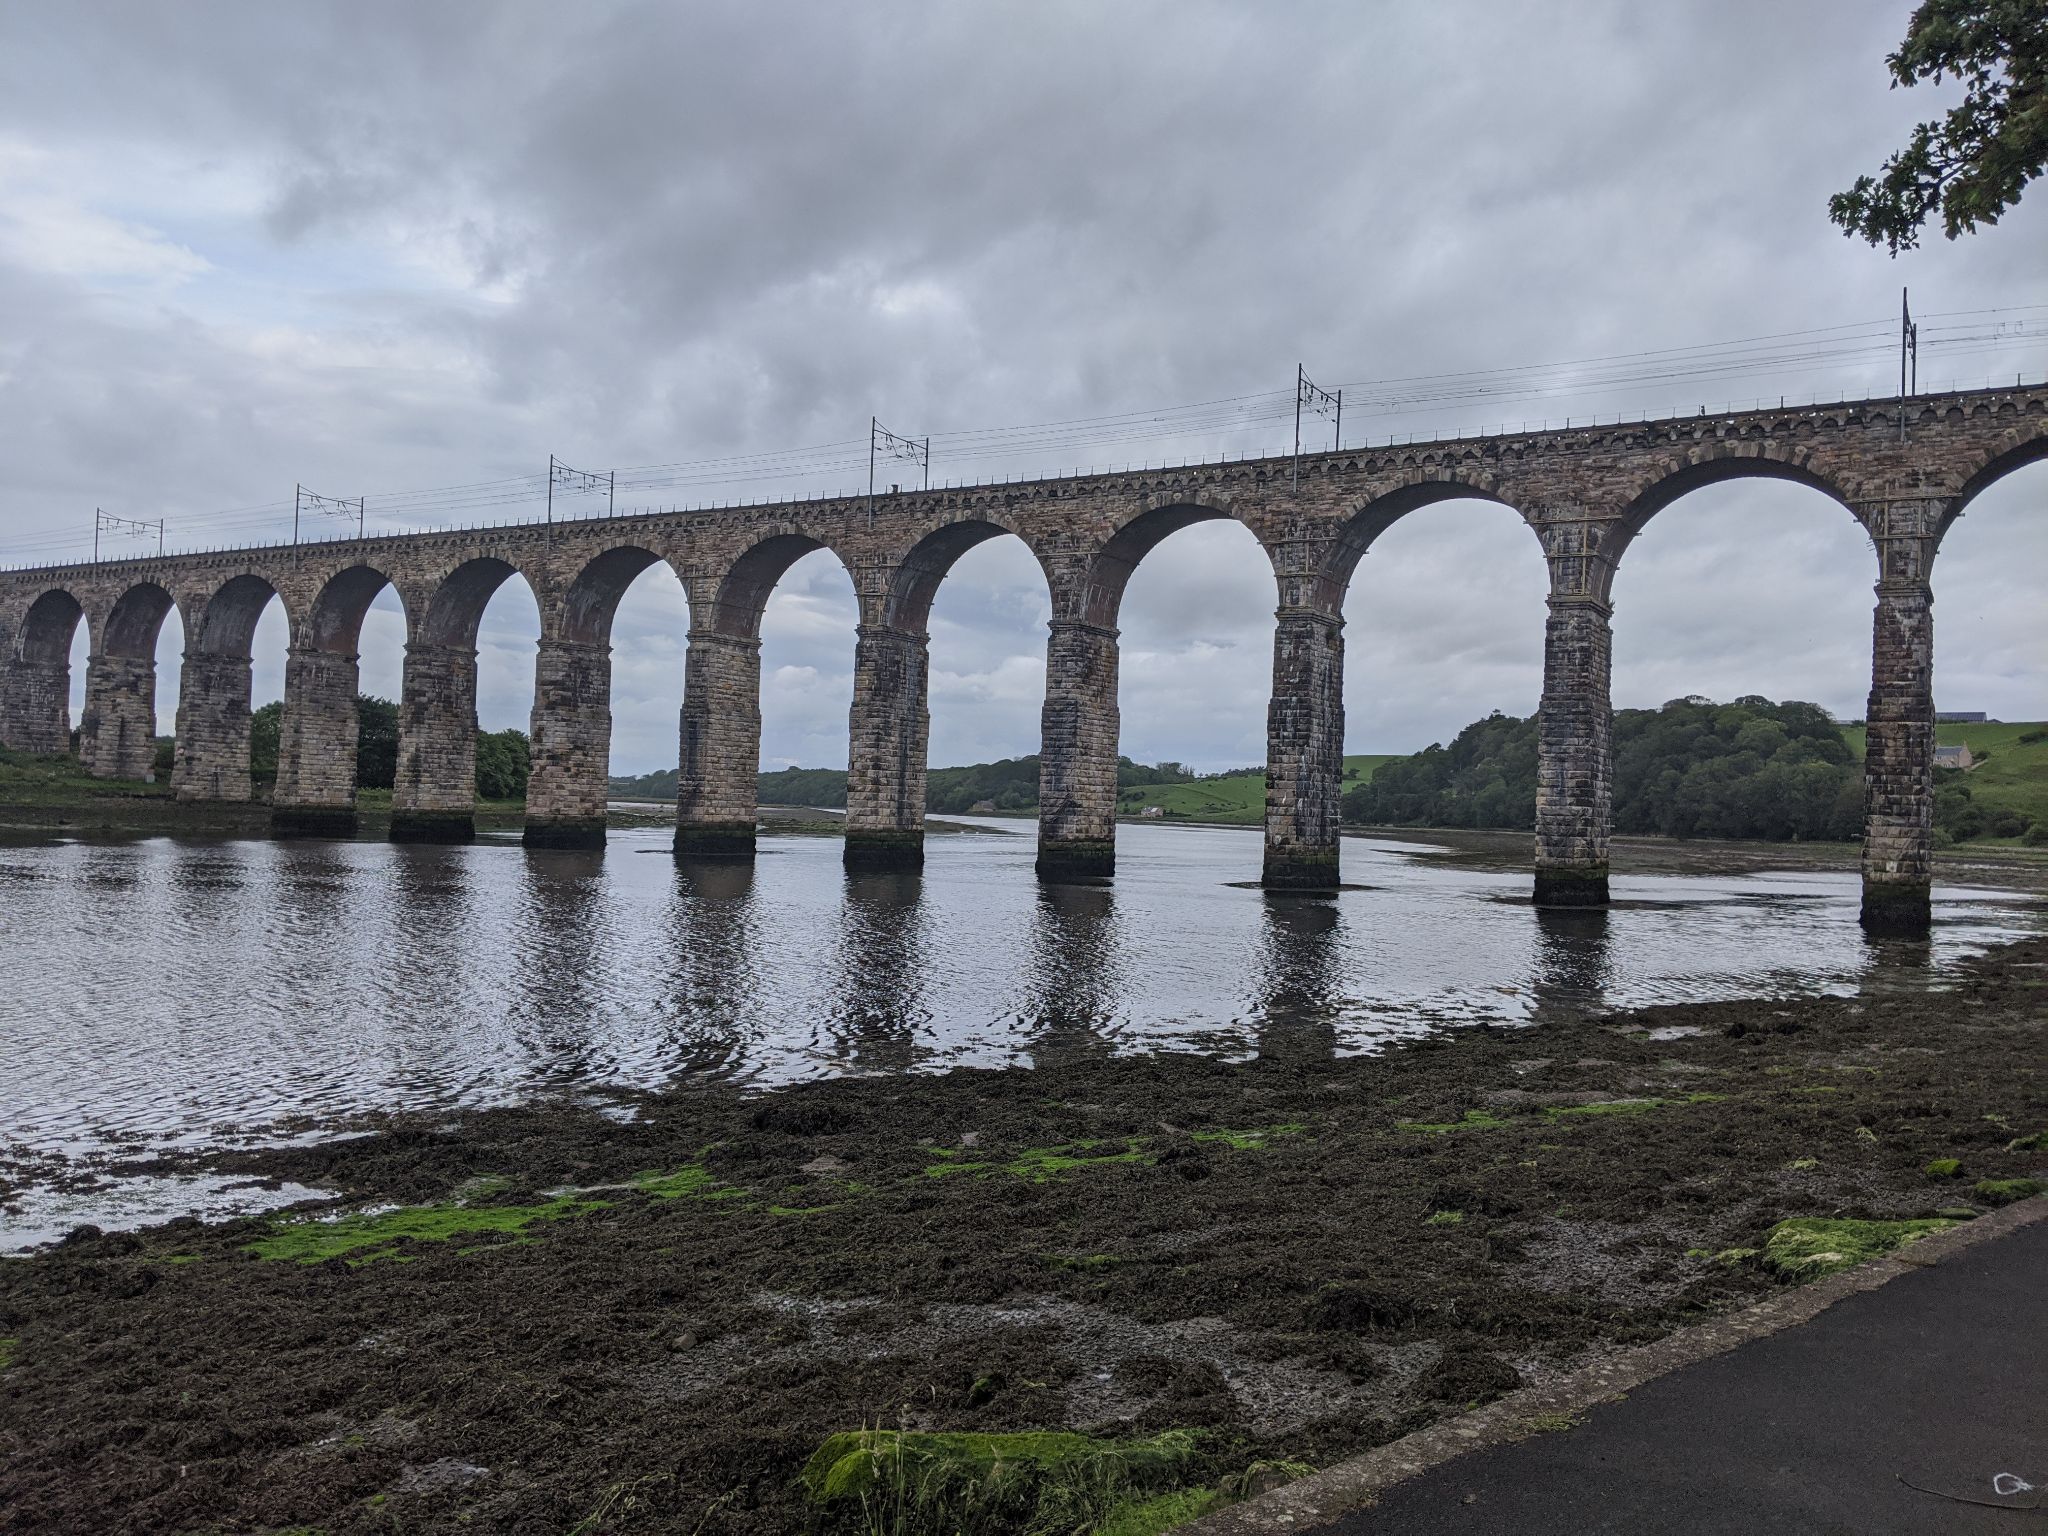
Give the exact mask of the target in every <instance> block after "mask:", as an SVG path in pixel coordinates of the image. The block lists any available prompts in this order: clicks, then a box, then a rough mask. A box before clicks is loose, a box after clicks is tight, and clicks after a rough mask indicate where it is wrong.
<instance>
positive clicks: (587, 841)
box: [523, 635, 612, 848]
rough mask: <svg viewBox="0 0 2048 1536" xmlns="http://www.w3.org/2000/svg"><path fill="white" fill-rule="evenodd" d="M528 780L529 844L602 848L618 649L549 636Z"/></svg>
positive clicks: (537, 681)
mask: <svg viewBox="0 0 2048 1536" xmlns="http://www.w3.org/2000/svg"><path fill="white" fill-rule="evenodd" d="M530 739H531V743H532V745H531V754H532V755H531V758H530V767H529V770H528V774H527V780H526V831H525V833H524V836H523V840H524V842H525V844H526V846H527V847H529V848H602V847H603V846H604V821H605V815H604V811H605V791H606V788H607V784H606V779H607V777H608V775H609V773H610V766H609V765H610V760H611V746H612V648H611V645H610V644H609V643H608V642H605V641H596V642H592V641H583V640H563V639H558V638H554V637H550V636H547V635H543V636H542V637H541V642H540V650H539V657H538V660H537V661H536V662H535V665H534V677H533V715H532V718H531V728H530Z"/></svg>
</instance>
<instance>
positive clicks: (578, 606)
mask: <svg viewBox="0 0 2048 1536" xmlns="http://www.w3.org/2000/svg"><path fill="white" fill-rule="evenodd" d="M472 563H476V562H472ZM660 563H661V556H659V555H657V554H655V553H654V551H653V550H651V549H645V548H642V547H641V546H640V545H637V544H622V545H618V546H616V547H614V548H612V549H608V550H605V551H604V552H603V553H602V554H599V555H594V556H592V557H591V559H590V560H589V561H587V562H586V563H585V564H584V566H583V568H582V569H581V570H580V571H578V572H577V573H576V575H575V577H574V579H572V580H571V581H570V583H569V585H568V587H567V588H566V589H564V591H563V593H562V598H561V611H560V624H561V638H562V639H564V640H567V641H570V642H573V643H575V644H578V645H609V644H610V643H611V638H612V621H613V620H614V619H615V618H617V617H618V612H619V604H620V602H621V601H623V600H624V598H625V596H626V589H627V588H628V587H630V586H632V585H633V583H634V581H635V580H637V579H638V578H639V576H640V574H641V572H643V571H646V570H648V569H650V568H651V567H653V566H656V565H659V564H660ZM508 574H509V571H508ZM498 579H499V581H503V580H504V577H502V576H501V577H499V578H498ZM683 587H684V591H685V593H686V594H687V592H688V589H689V583H688V582H685V583H684V584H683ZM492 590H493V591H495V590H496V586H495V584H494V585H493V587H492ZM535 590H536V592H538V590H539V589H538V588H536V589H535ZM477 611H478V613H479V614H481V613H482V611H483V610H482V607H481V605H479V607H478V610H477Z"/></svg>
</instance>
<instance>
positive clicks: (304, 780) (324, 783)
mask: <svg viewBox="0 0 2048 1536" xmlns="http://www.w3.org/2000/svg"><path fill="white" fill-rule="evenodd" d="M356 660H357V658H356V655H355V653H354V652H353V651H327V650H320V649H317V648H313V647H307V646H300V645H294V646H293V647H292V648H291V651H290V652H289V653H288V654H287V655H286V657H285V666H284V717H283V720H282V721H281V723H280V725H279V727H278V742H277V787H276V789H275V790H274V791H273V792H272V795H271V801H270V828H271V831H272V832H273V833H275V834H277V835H278V836H280V837H353V836H355V832H356V736H357V715H356Z"/></svg>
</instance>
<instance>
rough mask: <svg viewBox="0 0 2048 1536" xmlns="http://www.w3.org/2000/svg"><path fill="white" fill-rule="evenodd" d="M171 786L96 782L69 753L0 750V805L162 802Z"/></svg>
mask: <svg viewBox="0 0 2048 1536" xmlns="http://www.w3.org/2000/svg"><path fill="white" fill-rule="evenodd" d="M170 793H171V786H170V785H169V784H168V783H166V782H161V781H159V782H158V783H155V784H145V783H143V782H142V781H141V780H140V779H96V778H94V777H93V776H92V775H91V774H89V773H87V772H86V771H85V765H84V764H82V763H81V762H79V760H78V759H77V758H75V757H73V756H71V755H70V754H68V753H67V754H66V755H64V756H63V757H34V756H31V755H30V754H29V753H26V752H12V751H8V750H6V749H5V748H0V804H7V805H70V804H74V803H76V802H78V801H81V800H109V799H132V798H133V797H135V796H137V795H147V796H152V797H154V798H157V799H166V798H168V797H169V795H170Z"/></svg>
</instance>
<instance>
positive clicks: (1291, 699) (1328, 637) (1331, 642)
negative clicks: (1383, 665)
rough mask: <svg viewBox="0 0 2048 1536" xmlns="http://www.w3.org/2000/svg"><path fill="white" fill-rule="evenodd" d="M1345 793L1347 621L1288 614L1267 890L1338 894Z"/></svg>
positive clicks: (1281, 652) (1278, 644) (1269, 800)
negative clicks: (1345, 652) (1342, 799)
mask: <svg viewBox="0 0 2048 1536" xmlns="http://www.w3.org/2000/svg"><path fill="white" fill-rule="evenodd" d="M1343 786H1344V619H1343V616H1342V614H1338V613H1324V612H1321V611H1319V610H1316V609H1306V608H1283V609H1282V610H1281V611H1280V614H1279V617H1278V623H1277V625H1276V627H1275V629H1274V632H1273V695H1272V699H1271V702H1270V703H1269V704H1268V705H1267V707H1266V856H1265V867H1264V871H1263V874H1262V876H1261V882H1260V883H1261V884H1263V885H1264V886H1265V887H1266V889H1267V890H1271V891H1334V890H1336V889H1337V887H1338V884H1339V872H1338V864H1339V845H1340V842H1341V835H1342V834H1341V822H1342V814H1343V807H1342V805H1341V803H1340V801H1341V798H1342V795H1343Z"/></svg>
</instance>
